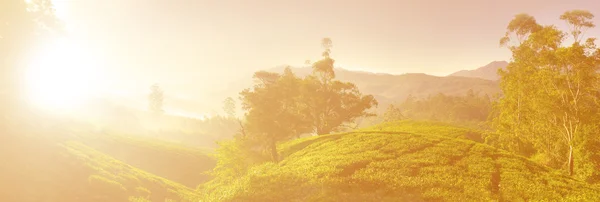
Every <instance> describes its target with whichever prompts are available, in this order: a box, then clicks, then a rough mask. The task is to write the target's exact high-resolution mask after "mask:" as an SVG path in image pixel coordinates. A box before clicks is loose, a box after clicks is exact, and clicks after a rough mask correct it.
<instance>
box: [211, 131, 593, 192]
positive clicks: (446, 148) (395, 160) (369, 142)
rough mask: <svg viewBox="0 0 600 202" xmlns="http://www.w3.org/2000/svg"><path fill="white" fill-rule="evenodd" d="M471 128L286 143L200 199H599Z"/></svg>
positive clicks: (577, 183) (368, 133) (362, 133)
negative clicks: (270, 159) (274, 159)
mask: <svg viewBox="0 0 600 202" xmlns="http://www.w3.org/2000/svg"><path fill="white" fill-rule="evenodd" d="M474 133H476V131H472V130H468V129H465V128H457V127H451V126H448V125H439V124H433V123H417V122H398V123H388V124H387V125H384V126H383V127H379V128H377V130H375V129H374V128H370V129H365V130H362V131H356V132H353V133H347V134H332V135H325V136H318V137H309V138H302V139H298V140H294V141H291V142H288V143H284V144H282V145H281V146H280V149H281V150H280V152H281V153H282V154H283V156H284V157H285V158H284V160H283V161H281V162H279V163H277V164H274V163H266V164H262V165H259V166H255V167H253V168H251V169H250V170H249V171H248V173H247V175H245V176H243V177H241V178H239V179H237V180H235V181H234V182H228V183H220V182H219V181H218V180H215V181H211V182H209V183H208V184H207V185H206V186H205V189H204V190H203V191H204V193H207V194H206V195H205V196H204V198H205V199H206V201H442V200H443V201H490V200H501V201H502V200H511V201H523V200H533V201H537V200H556V199H563V200H567V201H598V200H600V196H599V195H598V194H597V193H598V191H600V189H599V188H598V187H593V186H590V185H588V184H586V183H584V182H581V181H577V180H575V179H573V178H570V177H567V176H565V175H561V174H559V173H557V172H555V171H553V170H551V169H549V168H547V167H544V166H540V165H537V164H535V163H533V162H532V161H529V160H527V159H525V158H523V157H520V156H516V155H513V154H510V153H508V152H505V151H503V150H498V149H495V148H493V147H490V146H487V145H484V144H481V143H477V142H475V141H471V140H469V139H471V138H469V137H471V136H473V135H469V134H474Z"/></svg>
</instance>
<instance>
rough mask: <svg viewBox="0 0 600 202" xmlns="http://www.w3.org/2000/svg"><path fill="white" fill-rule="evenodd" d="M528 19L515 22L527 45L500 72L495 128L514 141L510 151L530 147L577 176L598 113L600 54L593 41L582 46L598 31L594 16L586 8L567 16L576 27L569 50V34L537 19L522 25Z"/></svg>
mask: <svg viewBox="0 0 600 202" xmlns="http://www.w3.org/2000/svg"><path fill="white" fill-rule="evenodd" d="M522 16H523V15H518V16H517V17H515V19H513V21H511V23H510V24H509V29H508V32H516V33H517V36H520V38H519V41H520V42H521V43H519V44H518V45H513V46H509V49H510V50H511V51H512V53H513V59H512V61H511V62H510V64H509V66H508V67H507V69H506V71H503V70H500V75H501V88H502V91H503V97H501V99H500V100H499V101H498V102H497V103H496V104H495V105H496V106H495V110H497V111H498V112H496V113H495V114H497V117H495V119H494V122H493V123H494V127H495V128H496V129H497V130H498V133H499V135H500V136H504V137H505V138H504V139H505V141H506V142H513V143H512V144H509V145H507V149H511V150H519V149H521V150H522V149H523V148H525V147H528V149H530V150H532V151H533V152H534V153H537V154H541V155H543V156H545V158H546V159H547V161H546V162H548V164H550V165H551V166H555V167H560V166H561V164H558V163H552V162H560V161H562V162H565V163H564V164H562V165H564V167H565V168H566V170H567V171H568V173H569V174H570V175H573V174H574V172H575V171H574V164H575V162H574V159H575V154H574V150H575V148H578V147H579V145H580V144H581V142H583V141H581V139H580V138H582V137H585V136H587V135H586V134H585V133H589V132H592V131H591V128H594V127H593V126H594V124H595V121H594V120H596V119H597V118H595V117H597V115H598V110H597V106H598V105H597V100H598V98H599V97H598V93H597V84H598V82H597V80H598V73H597V71H598V67H599V64H600V57H596V55H598V52H599V50H598V49H597V48H596V46H595V43H594V40H595V39H593V38H590V39H587V40H585V41H586V43H585V44H581V43H580V41H581V40H582V38H581V37H582V30H584V29H586V28H591V27H594V25H593V23H591V21H590V19H591V18H592V17H593V15H591V14H590V13H589V12H587V11H581V10H575V11H568V12H565V13H564V14H563V15H561V17H560V19H562V20H565V21H566V22H567V24H569V26H570V27H571V31H570V34H571V36H572V37H573V41H574V43H573V44H572V45H571V46H563V42H564V41H565V39H566V36H567V34H565V33H564V32H562V31H561V30H558V29H557V28H556V27H555V26H541V25H538V24H537V23H535V20H534V19H532V17H531V18H528V19H530V20H528V21H527V22H528V23H520V22H523V20H522V19H523V18H522ZM517 24H518V25H519V26H517V28H515V27H514V26H512V27H511V26H510V25H517ZM501 41H503V42H507V41H510V39H505V38H503V40H501ZM557 140H560V141H557Z"/></svg>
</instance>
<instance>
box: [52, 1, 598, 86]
mask: <svg viewBox="0 0 600 202" xmlns="http://www.w3.org/2000/svg"><path fill="white" fill-rule="evenodd" d="M54 2H55V4H57V7H58V9H59V12H60V13H59V14H61V16H63V18H64V20H65V21H66V22H67V23H68V25H69V27H70V29H71V31H72V37H73V38H74V39H77V40H78V41H81V42H82V43H83V44H85V45H86V47H89V50H90V51H92V52H94V54H96V55H97V56H98V58H97V59H98V60H99V61H98V63H99V64H102V65H103V66H105V67H107V71H109V72H110V75H111V78H112V79H114V83H115V84H117V83H119V84H127V85H128V86H135V85H138V86H143V87H144V88H147V86H149V85H150V84H151V83H152V82H154V81H156V82H160V83H164V85H166V86H169V85H171V86H175V85H185V86H189V87H190V89H196V90H197V91H203V90H210V89H214V88H215V87H216V86H223V85H222V84H223V83H224V82H226V81H230V80H235V79H237V78H240V77H248V76H250V75H251V73H252V72H253V71H256V70H258V69H266V68H271V67H274V66H277V65H282V64H302V63H303V62H304V61H305V60H307V59H310V60H312V61H314V60H316V59H319V57H320V53H321V46H320V39H321V38H323V37H331V38H332V39H333V49H332V52H333V54H332V55H333V57H334V59H336V62H337V66H341V67H342V68H347V69H356V70H363V71H374V72H388V73H397V74H401V73H410V72H423V73H427V74H432V75H447V74H449V73H452V72H455V71H458V70H461V69H474V68H476V67H479V66H483V65H485V64H487V63H489V62H491V61H494V60H508V59H510V54H509V52H508V51H507V50H506V49H504V48H500V47H499V46H498V39H499V38H500V37H501V36H502V35H503V33H504V31H505V27H506V25H507V24H508V22H509V21H510V20H511V18H512V17H513V16H514V15H515V14H517V13H520V12H526V13H529V14H531V15H533V16H535V17H536V18H537V19H538V21H539V22H541V23H542V24H559V25H562V24H563V23H562V22H559V20H558V17H559V15H560V14H561V13H563V12H564V11H566V10H569V9H587V10H590V11H591V12H592V13H594V14H596V15H598V17H597V18H596V19H595V22H596V24H598V25H600V21H599V20H598V19H600V5H599V4H600V2H598V1H597V0H588V1H582V0H563V1H555V0H395V1H381V0H368V1H366V0H365V1H348V0H339V1H327V0H319V1H313V0H299V1H295V0H294V1H291V0H289V1H285V0H245V1H243V0H239V1H227V0H218V1H217V0H215V1H203V0H195V1H193V0H146V1H142V0H54ZM599 31H600V28H597V29H595V30H593V32H588V33H587V34H588V36H589V35H595V36H600V34H598V33H600V32H599ZM124 86H125V85H124Z"/></svg>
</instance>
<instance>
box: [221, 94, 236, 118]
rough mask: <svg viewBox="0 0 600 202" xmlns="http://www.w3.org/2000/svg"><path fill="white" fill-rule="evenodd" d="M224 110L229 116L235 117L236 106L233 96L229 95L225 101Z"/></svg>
mask: <svg viewBox="0 0 600 202" xmlns="http://www.w3.org/2000/svg"><path fill="white" fill-rule="evenodd" d="M223 111H225V114H227V116H229V117H235V111H236V107H235V101H234V100H233V98H231V97H227V98H226V99H225V101H223Z"/></svg>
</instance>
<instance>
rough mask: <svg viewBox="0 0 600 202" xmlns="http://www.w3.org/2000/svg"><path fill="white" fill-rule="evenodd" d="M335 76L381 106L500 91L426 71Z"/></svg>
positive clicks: (234, 87) (233, 90)
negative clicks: (470, 92)
mask: <svg viewBox="0 0 600 202" xmlns="http://www.w3.org/2000/svg"><path fill="white" fill-rule="evenodd" d="M283 69H284V67H277V68H273V69H269V70H267V71H272V72H279V73H281V72H283ZM292 71H293V72H294V73H296V74H297V75H298V76H306V75H309V74H310V73H311V71H312V69H311V68H310V67H293V68H292ZM335 73H336V78H337V79H339V80H341V81H347V82H352V83H354V84H356V86H357V87H358V89H359V90H360V91H361V92H362V93H363V94H371V95H373V96H375V98H376V99H377V101H379V103H380V106H383V107H379V108H380V109H381V110H384V109H385V108H386V107H387V105H388V104H392V103H397V102H400V101H404V100H405V99H406V98H407V97H408V96H409V95H413V96H415V97H416V98H424V97H427V96H429V95H435V94H438V93H444V94H446V95H464V94H466V93H467V91H469V89H472V90H473V91H474V92H475V93H480V94H488V95H490V96H492V95H495V94H497V93H500V87H499V85H498V82H497V81H490V80H485V79H480V78H468V77H454V76H452V77H438V76H432V75H427V74H419V73H411V74H401V75H393V74H383V73H370V72H360V71H349V70H346V69H342V68H335ZM251 86H252V76H251V75H248V76H247V77H245V78H242V79H240V80H239V81H238V82H237V83H233V84H231V85H230V86H229V89H228V90H227V92H222V93H221V94H220V95H218V94H215V96H221V97H227V96H231V97H238V93H239V92H240V91H242V90H243V89H244V88H248V87H251Z"/></svg>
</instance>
